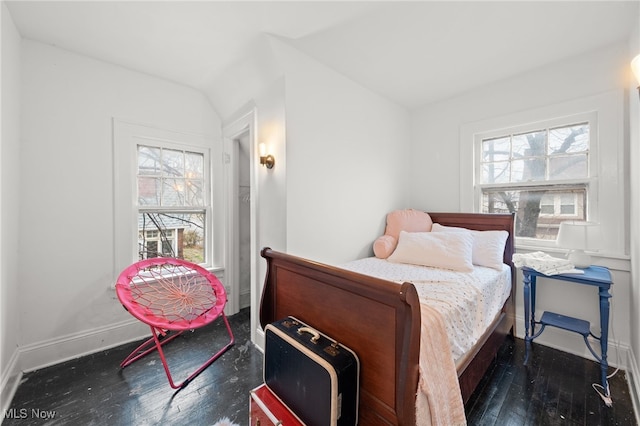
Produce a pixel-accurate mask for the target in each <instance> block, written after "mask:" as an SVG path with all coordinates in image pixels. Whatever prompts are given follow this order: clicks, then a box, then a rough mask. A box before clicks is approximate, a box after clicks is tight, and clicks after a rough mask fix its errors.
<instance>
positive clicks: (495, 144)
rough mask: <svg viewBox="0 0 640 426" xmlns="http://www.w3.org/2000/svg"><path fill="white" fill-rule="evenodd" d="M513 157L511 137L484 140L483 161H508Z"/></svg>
mask: <svg viewBox="0 0 640 426" xmlns="http://www.w3.org/2000/svg"><path fill="white" fill-rule="evenodd" d="M510 158H511V138H510V137H503V138H497V139H485V140H483V141H482V161H486V162H493V161H508V160H509V159H510Z"/></svg>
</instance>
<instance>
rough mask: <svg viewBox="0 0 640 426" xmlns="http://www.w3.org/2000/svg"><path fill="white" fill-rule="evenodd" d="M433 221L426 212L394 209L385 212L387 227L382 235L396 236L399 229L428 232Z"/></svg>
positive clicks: (398, 234)
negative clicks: (387, 212)
mask: <svg viewBox="0 0 640 426" xmlns="http://www.w3.org/2000/svg"><path fill="white" fill-rule="evenodd" d="M432 224H433V221H432V220H431V216H429V214H428V213H425V212H423V211H420V210H414V209H406V210H396V211H393V212H391V213H389V214H387V229H386V230H385V231H384V235H391V236H392V237H396V238H398V237H399V236H400V231H407V232H429V231H431V225H432Z"/></svg>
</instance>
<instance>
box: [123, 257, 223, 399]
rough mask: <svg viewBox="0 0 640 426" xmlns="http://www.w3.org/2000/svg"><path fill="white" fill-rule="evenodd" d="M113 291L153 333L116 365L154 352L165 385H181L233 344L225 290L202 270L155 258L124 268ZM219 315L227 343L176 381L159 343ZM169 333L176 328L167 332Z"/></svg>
mask: <svg viewBox="0 0 640 426" xmlns="http://www.w3.org/2000/svg"><path fill="white" fill-rule="evenodd" d="M116 294H117V295H118V299H120V302H121V303H122V305H123V306H124V308H125V309H126V310H127V311H128V312H129V313H130V314H131V315H133V316H134V317H136V318H137V319H139V320H140V321H142V322H143V323H145V324H147V325H149V327H151V333H152V337H151V338H150V339H149V340H147V341H146V342H144V343H143V344H142V345H140V346H139V347H138V348H136V349H135V350H134V351H133V352H132V353H131V354H130V355H129V356H128V357H127V358H125V360H124V361H122V363H121V364H120V367H121V368H124V367H126V366H128V365H129V364H131V363H133V362H135V361H137V360H139V359H140V358H142V357H144V356H145V355H147V354H149V353H150V352H152V351H154V350H157V351H158V353H159V354H160V359H161V360H162V365H163V367H164V370H165V372H166V373H167V378H168V379H169V385H171V387H172V388H174V389H179V388H183V387H185V386H186V385H187V384H189V382H190V381H191V380H192V379H193V378H194V377H196V376H197V375H198V374H200V373H201V372H202V371H204V369H205V368H207V367H208V366H209V365H211V364H212V363H213V361H215V360H216V359H217V358H218V357H220V355H222V354H223V353H224V352H225V351H226V350H227V349H229V348H230V347H231V346H232V345H233V344H234V341H235V340H234V337H233V333H232V331H231V327H230V326H229V321H228V320H227V317H226V316H225V314H224V307H225V304H226V303H227V294H226V292H225V289H224V286H223V285H222V283H221V282H220V281H219V280H218V278H216V276H215V275H213V274H212V273H211V272H209V271H207V270H206V269H204V268H202V267H201V266H198V265H196V264H194V263H191V262H187V261H185V260H181V259H173V258H163V257H155V258H150V259H145V260H142V261H139V262H136V263H134V264H133V265H131V266H129V267H128V268H126V269H125V270H124V271H122V273H120V276H119V277H118V281H117V283H116ZM218 317H222V320H223V321H224V323H225V325H226V327H227V332H228V333H229V339H230V340H229V343H227V344H226V345H225V346H224V347H222V348H221V349H220V350H218V352H216V353H215V354H214V355H213V356H212V357H211V358H209V359H208V360H207V361H206V362H205V363H204V364H203V365H202V366H201V367H200V368H198V369H197V370H196V371H195V372H194V373H192V374H191V375H190V376H189V377H187V378H186V379H185V380H184V381H183V382H181V383H179V384H175V383H174V382H173V378H172V377H171V372H170V371H169V366H168V364H167V360H166V358H165V355H164V352H163V350H162V346H163V345H165V344H166V343H169V342H170V341H171V340H173V339H175V338H176V337H178V336H180V335H181V334H182V333H183V332H185V331H186V330H195V329H197V328H200V327H203V326H205V325H207V324H210V323H211V322H213V321H214V320H216V319H217V318H218ZM170 331H175V333H171V335H168V333H169V332H170Z"/></svg>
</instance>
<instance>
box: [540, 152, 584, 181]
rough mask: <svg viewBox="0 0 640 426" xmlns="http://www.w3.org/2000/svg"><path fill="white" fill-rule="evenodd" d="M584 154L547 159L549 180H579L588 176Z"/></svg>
mask: <svg viewBox="0 0 640 426" xmlns="http://www.w3.org/2000/svg"><path fill="white" fill-rule="evenodd" d="M588 173H589V169H588V161H587V155H586V154H574V155H564V156H561V157H551V158H550V159H549V179H579V178H586V177H587V176H588Z"/></svg>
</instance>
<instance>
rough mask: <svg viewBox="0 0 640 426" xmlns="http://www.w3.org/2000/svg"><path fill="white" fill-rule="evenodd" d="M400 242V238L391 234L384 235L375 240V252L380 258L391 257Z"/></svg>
mask: <svg viewBox="0 0 640 426" xmlns="http://www.w3.org/2000/svg"><path fill="white" fill-rule="evenodd" d="M396 244H398V239H397V238H395V237H392V236H391V235H383V236H381V237H378V239H377V240H375V241H374V242H373V254H375V255H376V257H378V258H380V259H386V258H387V257H389V255H390V254H391V253H393V250H395V248H396Z"/></svg>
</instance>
